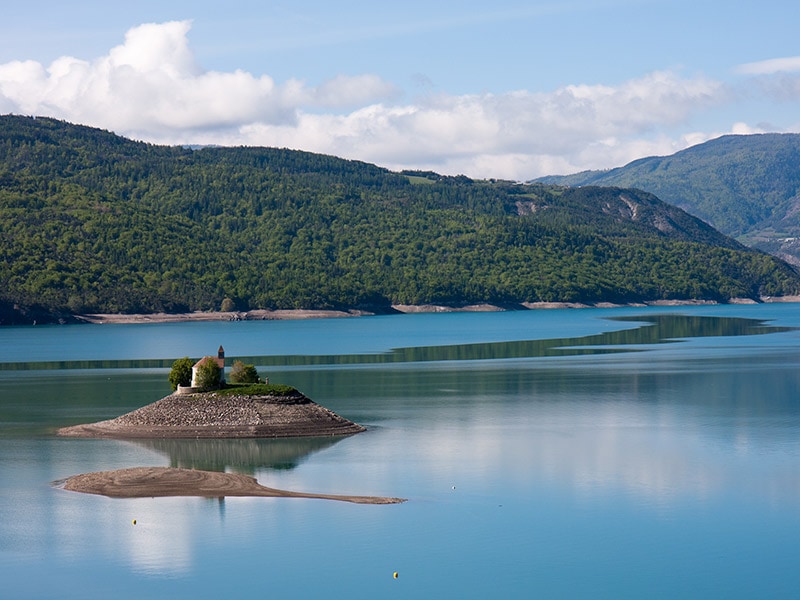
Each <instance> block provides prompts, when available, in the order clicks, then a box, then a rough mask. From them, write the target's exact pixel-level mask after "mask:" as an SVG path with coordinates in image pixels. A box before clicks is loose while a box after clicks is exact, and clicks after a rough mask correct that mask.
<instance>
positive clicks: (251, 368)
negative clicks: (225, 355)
mask: <svg viewBox="0 0 800 600" xmlns="http://www.w3.org/2000/svg"><path fill="white" fill-rule="evenodd" d="M230 380H231V382H232V383H258V382H259V381H260V379H259V377H258V371H257V370H256V367H255V365H246V364H244V363H243V362H242V361H240V360H235V361H233V367H231V374H230Z"/></svg>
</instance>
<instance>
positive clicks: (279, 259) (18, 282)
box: [0, 116, 800, 323]
mask: <svg viewBox="0 0 800 600" xmlns="http://www.w3.org/2000/svg"><path fill="white" fill-rule="evenodd" d="M798 292H800V277H798V275H797V273H795V272H794V271H793V270H792V269H791V268H790V267H789V266H788V265H787V264H785V263H783V262H781V261H779V260H777V259H775V258H774V257H771V256H768V255H765V254H763V253H760V252H756V251H752V250H749V249H747V248H745V247H743V246H741V245H740V244H739V243H737V242H736V241H734V240H732V239H730V238H728V237H726V236H724V235H722V234H720V233H719V232H718V231H716V230H714V229H713V228H711V227H710V226H708V225H707V224H706V223H704V222H702V221H700V220H699V219H697V218H695V217H691V216H689V215H688V214H686V213H685V212H684V211H682V210H680V209H678V208H676V207H674V206H670V205H668V204H665V203H663V202H661V201H660V200H659V199H658V198H656V197H655V196H654V195H652V194H649V193H646V192H642V191H636V190H630V189H623V188H595V187H582V188H577V189H565V188H561V187H557V186H550V185H542V184H532V185H519V184H515V183H512V182H505V181H474V180H471V179H468V178H467V177H463V176H459V177H444V176H441V175H438V174H436V173H431V172H405V173H395V172H391V171H389V170H387V169H383V168H380V167H377V166H375V165H370V164H366V163H363V162H358V161H348V160H343V159H340V158H336V157H332V156H323V155H319V154H311V153H308V152H298V151H291V150H282V149H275V148H200V149H192V148H183V147H166V146H155V145H151V144H145V143H141V142H133V141H130V140H127V139H124V138H121V137H119V136H116V135H114V134H112V133H109V132H107V131H102V130H99V129H93V128H88V127H82V126H78V125H71V124H69V123H63V122H60V121H55V120H52V119H44V118H36V119H34V118H28V117H17V116H2V117H0V322H3V323H9V322H12V321H15V322H19V321H26V320H27V321H30V320H33V319H34V318H36V319H37V320H39V321H41V320H43V317H44V316H45V315H51V316H53V317H54V318H62V319H64V318H67V317H68V316H69V315H70V314H78V313H91V312H109V313H133V312H157V311H166V312H183V311H194V310H209V309H210V310H219V309H220V308H221V307H223V306H224V307H226V309H231V308H235V309H239V310H247V309H257V308H366V307H369V308H372V309H373V310H375V309H377V310H387V311H388V310H390V307H391V305H393V304H425V303H437V304H452V305H457V304H472V303H481V302H491V303H502V304H508V305H513V304H520V303H525V302H537V301H571V302H601V301H609V302H638V301H646V300H660V299H711V300H719V301H725V300H728V299H730V298H732V297H750V298H756V299H757V298H758V297H759V296H762V295H776V296H777V295H790V294H797V293H798Z"/></svg>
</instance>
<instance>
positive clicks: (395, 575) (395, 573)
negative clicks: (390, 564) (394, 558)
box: [392, 571, 397, 579]
mask: <svg viewBox="0 0 800 600" xmlns="http://www.w3.org/2000/svg"><path fill="white" fill-rule="evenodd" d="M392 577H394V578H395V579H397V571H395V572H394V574H393V575H392Z"/></svg>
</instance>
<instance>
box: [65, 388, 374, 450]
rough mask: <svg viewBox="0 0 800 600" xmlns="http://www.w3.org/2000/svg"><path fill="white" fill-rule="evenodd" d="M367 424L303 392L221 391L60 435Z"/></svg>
mask: <svg viewBox="0 0 800 600" xmlns="http://www.w3.org/2000/svg"><path fill="white" fill-rule="evenodd" d="M363 431H366V428H365V427H363V426H361V425H358V424H357V423H354V422H352V421H350V420H349V419H345V418H344V417H342V416H340V415H337V414H336V413H334V412H333V411H331V410H329V409H327V408H325V407H324V406H322V405H320V404H317V403H316V402H314V401H313V400H311V399H310V398H308V397H307V396H305V395H303V394H302V393H300V392H296V393H295V394H292V395H289V396H268V395H219V394H217V393H215V392H201V393H196V394H177V393H173V394H170V395H169V396H165V397H164V398H161V400H157V401H155V402H152V403H150V404H147V405H145V406H143V407H141V408H138V409H136V410H133V411H131V412H129V413H125V414H124V415H120V416H119V417H116V418H115V419H108V420H106V421H97V422H95V423H84V424H80V425H71V426H68V427H62V428H60V429H58V430H57V431H56V434H57V435H58V436H60V437H72V438H110V439H120V440H134V439H159V438H162V439H181V438H184V439H200V438H204V439H213V438H217V439H236V438H287V437H333V436H349V435H353V434H356V433H361V432H363Z"/></svg>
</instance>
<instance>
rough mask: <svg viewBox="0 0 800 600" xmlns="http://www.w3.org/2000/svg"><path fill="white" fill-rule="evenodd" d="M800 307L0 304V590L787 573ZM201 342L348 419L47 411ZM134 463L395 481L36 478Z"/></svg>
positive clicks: (469, 590)
mask: <svg viewBox="0 0 800 600" xmlns="http://www.w3.org/2000/svg"><path fill="white" fill-rule="evenodd" d="M798 328H800V304H766V305H757V306H700V307H670V308H616V309H581V310H567V309H565V310H547V311H520V312H502V313H448V314H420V315H397V316H376V317H359V318H352V319H349V318H348V319H320V320H311V321H259V322H230V323H229V322H210V323H180V324H141V325H67V326H44V327H42V326H37V327H27V328H25V327H11V328H0V491H1V492H2V493H0V516H1V517H2V519H0V582H1V583H0V585H2V587H0V590H1V591H0V596H2V597H4V598H14V599H17V598H122V599H126V598H137V599H140V598H170V599H178V598H194V599H198V598H218V597H243V598H246V597H272V598H295V597H296V598H301V597H302V598H321V597H343V598H442V597H447V598H484V597H493V598H644V597H647V598H794V597H797V593H798V592H797V590H798V589H800V569H798V568H797V557H798V550H800V400H799V399H798V389H800V369H799V367H800V329H798ZM220 344H222V345H223V346H224V347H225V350H226V356H227V357H228V361H229V364H230V363H231V361H232V359H235V358H239V357H241V358H245V359H246V361H245V362H251V363H254V364H256V366H257V368H258V371H259V373H260V374H261V375H262V376H268V377H269V379H270V381H271V382H272V383H285V384H289V385H293V386H295V387H297V388H298V389H300V390H301V391H302V392H304V393H305V394H306V395H308V396H309V397H311V398H312V399H314V400H315V401H317V402H319V403H320V404H322V405H324V406H326V407H328V408H330V409H331V410H333V411H335V412H337V413H339V414H341V415H342V416H344V417H346V418H348V419H351V420H353V421H356V422H358V423H360V424H362V425H364V426H366V427H367V431H366V432H365V433H362V434H358V435H355V436H352V437H347V438H343V439H336V438H307V439H288V440H172V441H165V440H160V441H158V440H143V441H137V442H126V441H115V440H81V439H62V438H58V437H56V436H55V435H54V431H55V430H56V429H57V428H58V427H61V426H65V425H72V424H76V423H85V422H92V421H97V420H102V419H108V418H113V417H115V416H118V415H119V414H122V413H124V412H128V411H130V410H133V409H136V408H138V407H140V406H143V405H145V404H148V403H150V402H153V401H155V400H157V399H159V398H160V397H162V396H164V395H166V394H167V393H169V391H170V389H169V384H168V382H167V374H168V372H169V365H170V364H171V362H172V360H174V359H176V358H180V357H183V356H190V357H195V358H197V357H199V356H201V355H204V354H214V353H216V350H217V348H218V346H219V345H220ZM149 465H155V466H168V465H172V466H182V467H194V468H205V469H216V470H227V471H231V472H239V473H246V474H249V475H252V476H254V477H256V478H257V479H258V481H259V482H260V483H261V484H262V485H266V486H270V487H276V488H280V489H288V490H295V491H306V492H322V493H331V494H356V495H376V496H399V497H403V498H407V499H408V502H406V503H404V504H400V505H378V506H373V505H356V504H348V503H344V502H336V501H328V500H317V499H290V498H226V499H203V498H155V499H153V498H143V499H129V500H123V499H109V498H105V497H102V496H92V495H87V494H79V493H75V492H68V491H65V490H62V489H59V488H58V487H55V486H54V485H53V482H56V481H58V480H61V479H64V478H66V477H69V476H71V475H75V474H79V473H86V472H90V471H97V470H107V469H117V468H123V467H133V466H149ZM134 519H135V520H136V524H135V525H134V524H133V520H134ZM395 572H396V573H397V577H396V578H395V577H394V576H393V574H394V573H395Z"/></svg>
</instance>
